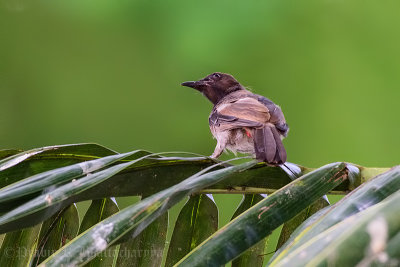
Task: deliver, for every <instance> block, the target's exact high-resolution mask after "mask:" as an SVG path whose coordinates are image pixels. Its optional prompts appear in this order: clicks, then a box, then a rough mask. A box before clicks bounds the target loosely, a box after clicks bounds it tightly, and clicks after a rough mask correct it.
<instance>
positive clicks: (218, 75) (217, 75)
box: [213, 73, 221, 78]
mask: <svg viewBox="0 0 400 267" xmlns="http://www.w3.org/2000/svg"><path fill="white" fill-rule="evenodd" d="M213 76H214V78H221V74H219V73H214V74H213Z"/></svg>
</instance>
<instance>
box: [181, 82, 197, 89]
mask: <svg viewBox="0 0 400 267" xmlns="http://www.w3.org/2000/svg"><path fill="white" fill-rule="evenodd" d="M181 85H182V86H187V87H191V88H196V86H197V85H198V82H184V83H182V84H181Z"/></svg>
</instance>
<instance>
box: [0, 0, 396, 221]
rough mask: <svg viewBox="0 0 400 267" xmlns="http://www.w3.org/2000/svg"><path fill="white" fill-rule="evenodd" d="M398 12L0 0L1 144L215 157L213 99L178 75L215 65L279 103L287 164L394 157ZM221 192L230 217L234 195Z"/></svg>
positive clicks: (309, 2)
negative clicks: (211, 125) (81, 146)
mask: <svg viewBox="0 0 400 267" xmlns="http://www.w3.org/2000/svg"><path fill="white" fill-rule="evenodd" d="M399 8H400V2H399V1H355V0H354V1H340V0H337V1H335V0H325V1H316V0H315V1H313V0H304V1H295V0H292V1H281V0H270V1H183V0H177V1H161V0H153V1H144V0H141V1H134V0H133V1H121V0H119V1H105V0H97V1H89V0H87V1H77V0H69V1H58V0H57V1H56V0H55V1H26V0H0V93H1V95H0V148H22V149H29V148H34V147H40V146H46V145H55V144H66V143H80V142H96V143H99V144H102V145H104V146H107V147H109V148H112V149H115V150H117V151H119V152H125V151H130V150H134V149H138V148H142V149H146V150H150V151H154V152H161V151H190V152H195V153H200V154H205V155H210V154H211V153H212V151H213V149H214V146H215V141H214V140H213V139H212V137H211V134H210V132H209V129H208V115H209V112H210V110H211V104H210V103H209V102H208V101H207V100H206V99H205V98H204V97H202V96H201V95H200V94H199V93H198V92H196V91H194V90H191V89H189V88H184V87H181V86H180V83H181V82H183V81H187V80H194V79H199V78H202V77H204V76H205V75H207V74H209V73H212V72H215V71H221V72H228V73H231V74H232V75H234V76H235V77H236V78H237V79H238V80H239V81H240V82H241V83H242V84H243V85H245V86H249V87H250V88H251V89H252V90H253V91H254V92H256V93H258V94H262V95H264V96H266V97H268V98H270V99H272V100H273V101H274V102H276V103H277V104H279V105H281V107H282V109H283V111H284V113H285V116H286V119H287V122H288V123H289V125H290V127H291V130H290V133H289V136H288V138H287V139H286V140H285V141H284V143H285V146H286V148H287V151H288V160H289V161H291V162H295V163H298V164H301V165H305V166H309V167H318V166H321V165H323V164H326V163H329V162H333V161H348V162H354V163H358V164H361V165H365V166H371V167H372V166H376V167H390V166H393V165H395V164H398V163H399V161H398V160H399V156H398V149H399V141H396V140H398V135H399V132H400V130H399V122H400V120H399V117H398V116H399V112H398V110H399V108H398V105H399V104H398V102H399V99H400V90H399V85H400V75H399V73H400V49H399V47H400V32H399V29H400V16H399V10H400V9H399ZM230 156H231V155H225V156H224V157H225V158H227V157H230ZM215 198H216V200H217V202H219V203H220V204H221V205H223V207H224V208H223V209H220V216H221V219H222V220H221V222H222V224H224V223H226V221H227V220H228V219H229V217H230V216H231V215H232V213H233V210H234V209H235V207H236V203H237V202H238V201H239V200H240V196H234V197H223V196H215ZM127 201H128V202H130V201H131V200H127ZM181 204H182V203H181ZM121 205H122V206H124V204H121ZM177 211H178V209H177V208H175V210H174V211H173V213H172V214H173V215H172V217H173V218H175V217H176V212H177Z"/></svg>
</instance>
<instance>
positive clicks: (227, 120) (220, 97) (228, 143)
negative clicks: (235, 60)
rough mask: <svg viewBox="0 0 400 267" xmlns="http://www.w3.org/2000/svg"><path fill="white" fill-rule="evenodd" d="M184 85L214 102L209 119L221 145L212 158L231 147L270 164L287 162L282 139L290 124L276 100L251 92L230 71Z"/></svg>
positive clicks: (234, 150) (211, 128) (216, 73)
mask: <svg viewBox="0 0 400 267" xmlns="http://www.w3.org/2000/svg"><path fill="white" fill-rule="evenodd" d="M181 85H182V86H186V87H190V88H193V89H196V90H197V91H199V92H201V93H202V94H203V95H204V96H205V97H206V98H207V99H208V100H210V102H211V103H212V104H213V108H212V111H211V114H210V116H209V118H208V121H209V126H210V131H211V133H212V135H213V137H214V138H215V139H216V140H217V145H216V147H215V149H214V152H213V154H212V155H211V158H218V157H219V156H220V155H221V154H222V152H224V151H226V150H229V151H232V152H234V153H236V152H240V153H244V154H249V155H251V156H253V157H254V158H256V159H257V160H259V161H263V162H265V163H266V164H267V165H272V166H278V165H281V164H284V163H285V162H286V159H287V153H286V150H285V147H284V146H283V143H282V140H283V138H285V137H286V136H287V134H288V132H289V126H288V124H287V123H286V120H285V117H284V115H283V112H282V109H281V108H280V107H279V106H278V105H276V104H275V103H274V102H272V101H271V100H269V99H268V98H266V97H264V96H261V95H257V94H254V93H252V92H250V91H249V90H247V89H246V88H245V87H244V86H243V85H241V84H240V83H239V82H238V81H237V80H236V79H235V78H234V77H233V76H232V75H230V74H227V73H221V72H214V73H212V74H210V75H207V76H206V77H205V78H203V79H201V80H198V81H188V82H183V83H182V84H181Z"/></svg>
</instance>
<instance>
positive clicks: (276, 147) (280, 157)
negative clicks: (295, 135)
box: [254, 124, 286, 165]
mask: <svg viewBox="0 0 400 267" xmlns="http://www.w3.org/2000/svg"><path fill="white" fill-rule="evenodd" d="M254 147H255V152H256V158H257V159H258V160H261V161H264V162H266V163H268V164H271V165H279V164H283V163H285V162H286V150H285V147H284V146H283V143H282V140H281V137H280V135H279V133H278V130H277V129H276V128H275V126H274V125H273V124H267V125H265V126H264V127H263V128H260V129H256V130H255V133H254Z"/></svg>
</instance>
